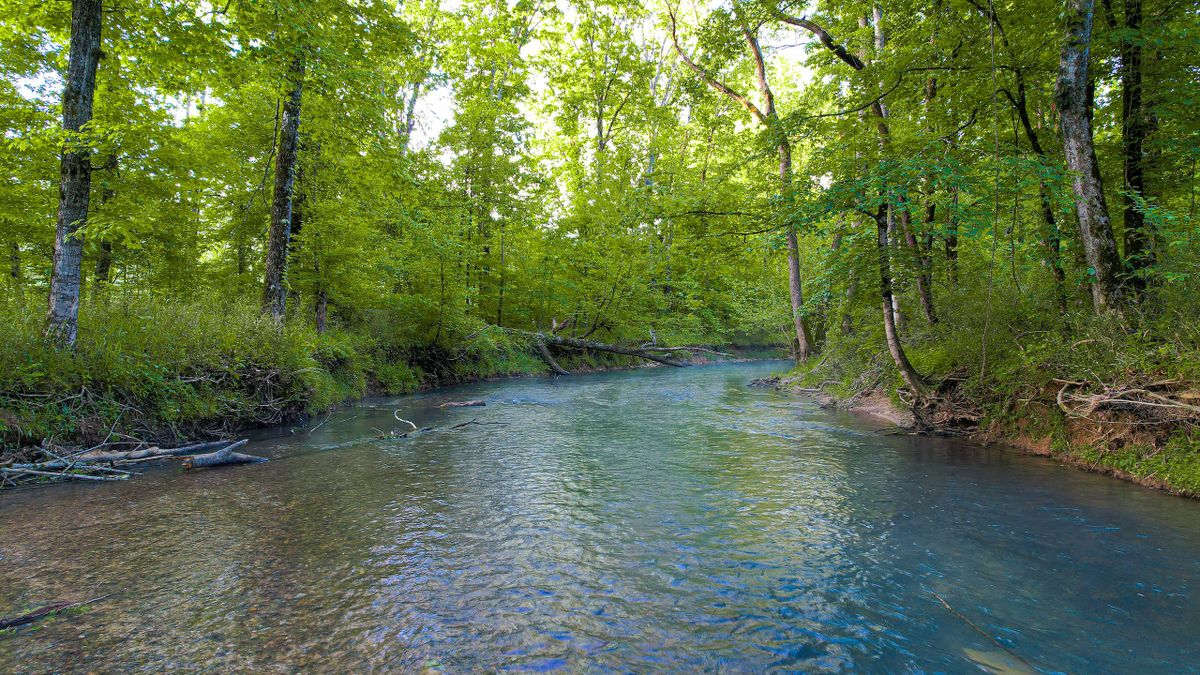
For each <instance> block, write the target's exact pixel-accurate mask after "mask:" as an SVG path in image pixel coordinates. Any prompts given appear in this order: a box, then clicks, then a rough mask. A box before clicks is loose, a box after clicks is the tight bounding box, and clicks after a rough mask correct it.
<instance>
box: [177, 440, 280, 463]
mask: <svg viewBox="0 0 1200 675" xmlns="http://www.w3.org/2000/svg"><path fill="white" fill-rule="evenodd" d="M248 442H249V441H248V439H242V440H240V441H238V442H236V443H232V444H230V445H227V446H225V447H224V448H221V449H220V450H217V451H216V452H210V453H208V454H204V455H192V456H190V457H185V458H184V460H183V468H185V469H206V468H209V467H214V466H225V465H228V464H258V463H261V462H265V461H267V458H266V457H258V456H256V455H243V454H242V453H240V452H234V449H235V448H240V447H242V446H243V445H245V444H246V443H248Z"/></svg>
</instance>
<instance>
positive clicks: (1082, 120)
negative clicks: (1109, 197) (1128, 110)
mask: <svg viewBox="0 0 1200 675" xmlns="http://www.w3.org/2000/svg"><path fill="white" fill-rule="evenodd" d="M1067 5H1068V7H1067V9H1068V12H1067V35H1066V43H1065V44H1064V45H1063V49H1062V54H1061V56H1060V58H1059V65H1058V83H1057V86H1056V88H1055V100H1056V102H1057V103H1058V110H1059V115H1060V119H1061V124H1062V135H1063V152H1064V154H1065V155H1066V158H1067V166H1068V167H1069V168H1070V169H1071V171H1072V173H1073V176H1072V185H1073V188H1074V191H1075V210H1076V213H1077V214H1078V216H1079V236H1080V241H1081V242H1082V243H1083V252H1084V257H1085V258H1086V260H1087V264H1088V267H1089V269H1088V273H1089V275H1090V277H1091V286H1092V304H1093V306H1094V307H1095V309H1096V311H1097V312H1103V311H1106V310H1109V309H1118V308H1119V306H1120V305H1121V303H1122V300H1123V298H1122V295H1123V290H1124V289H1123V288H1122V284H1121V277H1120V272H1121V259H1120V256H1119V255H1118V254H1117V242H1116V239H1115V238H1114V237H1113V230H1112V222H1111V221H1110V220H1109V216H1108V206H1107V205H1106V204H1105V201H1104V185H1103V182H1102V181H1101V178H1100V164H1099V162H1098V161H1097V160H1096V148H1095V146H1094V145H1093V142H1092V120H1091V96H1090V95H1089V80H1088V56H1089V52H1090V47H1091V40H1092V24H1093V19H1094V13H1095V0H1069V2H1068V3H1067Z"/></svg>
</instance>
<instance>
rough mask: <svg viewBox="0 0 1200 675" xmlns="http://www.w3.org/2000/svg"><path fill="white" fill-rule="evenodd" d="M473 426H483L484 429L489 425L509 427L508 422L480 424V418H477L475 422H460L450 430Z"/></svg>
mask: <svg viewBox="0 0 1200 675" xmlns="http://www.w3.org/2000/svg"><path fill="white" fill-rule="evenodd" d="M472 424H478V425H479V426H481V427H482V426H488V425H496V426H508V422H480V421H479V418H478V417H476V418H475V419H473V420H471V421H469V422H459V423H458V424H455V425H454V426H452V427H450V429H451V430H453V429H461V428H463V427H469V426H471V425H472Z"/></svg>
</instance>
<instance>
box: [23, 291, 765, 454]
mask: <svg viewBox="0 0 1200 675" xmlns="http://www.w3.org/2000/svg"><path fill="white" fill-rule="evenodd" d="M155 311H156V312H159V313H160V316H159V317H157V318H159V319H164V320H165V321H166V325H165V326H163V321H148V320H144V319H142V320H135V321H129V320H126V321H125V322H124V324H123V325H119V324H116V323H107V324H101V325H97V326H95V327H93V330H90V331H89V333H88V337H87V340H81V344H80V346H79V347H78V348H77V349H76V350H74V351H61V350H57V349H54V348H52V347H49V346H47V345H46V344H45V343H44V341H42V340H41V339H40V335H39V333H38V329H37V327H36V324H34V323H33V322H32V321H31V322H28V323H29V324H30V325H28V326H24V325H22V324H20V323H18V324H16V325H15V326H14V325H12V324H10V325H9V327H8V330H7V331H0V337H2V338H4V339H3V340H0V466H4V465H6V464H13V463H26V462H37V461H42V460H45V459H47V457H46V456H45V455H46V452H45V451H44V448H47V449H50V450H53V451H54V452H56V453H57V454H58V455H63V454H64V453H66V454H72V453H74V452H76V451H78V450H82V449H86V448H94V447H104V448H106V449H109V450H113V449H116V450H131V449H135V448H141V447H149V446H152V445H161V446H162V447H168V446H170V445H178V444H183V443H186V442H191V441H195V440H198V439H211V438H229V437H232V436H233V435H235V434H241V433H243V432H245V431H247V430H250V429H256V428H264V427H272V426H278V425H281V424H291V423H295V422H297V421H301V420H304V419H307V418H311V417H314V416H318V415H323V414H325V413H327V412H329V411H331V410H333V409H335V408H338V407H340V406H342V405H345V404H346V403H349V402H353V401H357V400H360V399H362V398H364V397H368V396H390V395H399V394H407V393H412V392H416V391H425V390H430V389H435V388H438V387H443V386H448V385H460V384H465V383H471V382H481V381H487V380H492V379H502V378H511V377H522V376H532V375H548V374H551V373H550V369H549V367H548V366H547V364H546V362H545V361H544V360H543V359H542V358H540V357H539V356H538V354H537V352H536V350H534V349H532V348H531V347H530V345H529V344H527V340H522V339H521V336H519V335H511V334H508V333H506V332H503V331H494V330H493V331H476V332H474V333H473V334H471V335H469V336H468V337H467V338H464V339H462V340H461V341H460V346H459V347H458V348H456V349H448V348H446V347H444V346H443V347H439V346H436V345H420V344H416V345H413V344H408V345H403V344H397V343H395V342H394V341H392V342H389V341H388V340H387V339H386V338H385V337H382V336H383V335H385V334H384V333H383V332H382V331H377V332H375V333H373V334H372V333H370V332H367V331H358V332H348V331H330V332H328V333H325V334H320V335H318V334H315V333H313V332H311V331H308V330H305V329H303V328H300V329H296V328H292V327H286V326H285V327H283V328H279V327H277V326H274V325H272V324H270V322H264V321H263V320H261V317H259V316H258V315H257V312H256V311H253V310H250V311H243V312H237V311H233V312H230V313H228V314H227V315H223V316H220V317H218V316H217V315H214V314H212V313H208V312H205V313H193V314H191V315H188V316H186V317H184V316H174V317H162V316H161V313H163V312H169V311H170V310H165V309H156V310H155ZM124 318H126V319H128V318H129V317H128V316H125V317H124ZM135 318H136V317H135ZM172 319H174V321H172ZM218 319H219V320H218ZM160 326H161V327H162V328H165V330H164V329H162V328H160ZM729 349H733V350H736V351H737V353H738V357H737V358H759V357H763V356H770V355H774V352H773V351H771V350H770V348H757V347H744V348H738V347H729ZM555 355H556V357H557V358H558V360H559V362H560V365H561V366H563V367H565V368H566V369H568V370H569V371H570V372H572V373H587V372H598V371H606V370H619V369H627V368H637V367H642V366H644V365H645V364H646V362H645V361H643V360H641V359H639V358H636V357H631V356H626V355H620V354H610V353H601V352H593V351H578V350H572V349H562V350H558V351H557V352H556V354H555ZM713 358H720V357H713V356H710V355H704V354H699V355H693V356H692V358H690V359H687V361H688V362H694V363H704V362H709V361H710V360H712V359H713ZM48 446H52V447H48Z"/></svg>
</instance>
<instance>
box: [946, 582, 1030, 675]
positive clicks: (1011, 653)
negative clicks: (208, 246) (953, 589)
mask: <svg viewBox="0 0 1200 675" xmlns="http://www.w3.org/2000/svg"><path fill="white" fill-rule="evenodd" d="M929 593H930V595H932V596H933V597H935V598H937V599H938V602H940V603H942V606H943V607H945V608H946V611H948V612H950V614H952V615H953V616H954V618H956V619H958V620H959V621H962V622H963V623H965V624H967V625H968V626H970V627H971V628H972V629H974V631H975V632H976V633H979V634H980V635H982V636H984V637H985V638H987V639H988V640H989V641H991V643H992V644H994V645H996V646H997V647H999V648H1000V649H1003V650H1004V652H1005V653H1006V654H1008V655H1009V656H1011V657H1013V658H1014V659H1016V660H1018V661H1020V662H1021V663H1022V664H1023V665H1024V666H1025V667H1026V668H1029V669H1030V670H1031V671H1033V672H1038V669H1037V668H1034V667H1033V664H1032V663H1030V662H1028V661H1026V660H1025V659H1023V658H1021V655H1020V654H1018V653H1016V652H1014V651H1013V650H1012V648H1011V647H1009V646H1008V645H1006V644H1004V643H1003V642H1001V641H999V640H997V639H996V638H995V637H993V636H992V634H991V633H988V632H987V631H985V630H984V629H982V628H980V627H979V626H978V625H977V624H976V623H975V622H974V621H972V620H970V619H968V618H967V617H966V616H965V615H964V614H963V613H962V612H960V611H958V610H957V609H954V608H953V607H951V606H950V603H948V602H946V599H945V598H943V597H942V596H940V595H938V594H937V593H935V592H933V591H932V590H931V591H929Z"/></svg>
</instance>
